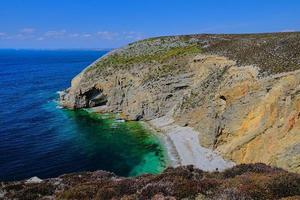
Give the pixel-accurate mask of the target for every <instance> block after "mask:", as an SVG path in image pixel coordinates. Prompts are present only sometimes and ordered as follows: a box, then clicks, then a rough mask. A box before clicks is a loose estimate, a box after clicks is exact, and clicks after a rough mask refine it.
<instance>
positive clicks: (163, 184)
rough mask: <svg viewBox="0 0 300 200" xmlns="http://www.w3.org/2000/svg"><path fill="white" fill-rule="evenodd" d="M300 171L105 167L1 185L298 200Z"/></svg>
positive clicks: (54, 191)
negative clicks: (120, 170) (134, 172)
mask: <svg viewBox="0 0 300 200" xmlns="http://www.w3.org/2000/svg"><path fill="white" fill-rule="evenodd" d="M299 195H300V175H299V174H293V173H288V172H286V171H284V170H281V169H278V168H271V167H268V166H266V165H264V164H250V165H239V166H235V167H233V168H231V169H227V170H226V171H224V172H220V173H219V172H214V173H208V172H204V171H201V170H199V169H194V168H193V167H192V166H187V167H178V168H168V169H166V170H165V171H164V172H163V173H162V174H160V175H143V176H139V177H135V178H123V177H117V176H115V175H114V174H112V173H109V172H104V171H96V172H85V173H84V172H83V173H75V174H67V175H62V176H60V177H58V178H52V179H46V180H39V179H36V180H35V179H31V180H30V181H19V182H4V183H1V184H0V198H1V199H24V200H26V199H30V200H34V199H72V200H75V199H99V200H106V199H123V200H139V199H140V200H147V199H152V200H163V199H165V200H167V199H169V200H176V199H191V200H192V199H196V200H201V199H203V200H210V199H211V200H221V199H222V200H227V199H228V200H233V199H245V200H247V199H290V200H292V199H295V200H296V199H299V198H300V196H299Z"/></svg>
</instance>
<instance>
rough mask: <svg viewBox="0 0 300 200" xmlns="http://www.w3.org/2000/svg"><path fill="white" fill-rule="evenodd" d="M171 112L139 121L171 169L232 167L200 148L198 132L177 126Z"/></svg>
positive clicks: (99, 110) (102, 108)
mask: <svg viewBox="0 0 300 200" xmlns="http://www.w3.org/2000/svg"><path fill="white" fill-rule="evenodd" d="M89 110H90V111H91V112H95V113H102V114H103V113H105V111H107V107H106V106H99V107H94V108H89ZM172 113H173V111H172V110H171V111H170V112H168V113H167V114H166V115H165V116H163V117H159V118H156V119H153V120H150V121H141V122H142V125H143V126H144V127H145V128H146V129H149V130H150V131H151V132H152V133H153V134H155V135H156V136H157V137H159V139H160V140H161V142H162V145H163V146H164V148H165V150H166V154H167V155H166V159H167V160H166V163H167V164H168V165H170V166H172V167H178V166H185V165H194V166H195V167H197V168H199V169H201V170H204V171H216V170H218V171H223V170H225V169H227V168H230V167H233V166H234V165H235V163H234V162H232V161H229V160H225V159H224V158H223V157H222V156H221V155H219V154H218V153H217V152H216V151H214V150H212V149H209V148H205V147H202V146H201V145H200V142H199V138H198V135H199V134H198V132H197V131H195V130H194V129H193V128H192V127H188V126H186V127H182V126H179V125H177V124H176V123H175V122H174V120H173V119H172V117H171V116H172Z"/></svg>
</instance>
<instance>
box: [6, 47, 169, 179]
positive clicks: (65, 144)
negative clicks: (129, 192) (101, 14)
mask: <svg viewBox="0 0 300 200" xmlns="http://www.w3.org/2000/svg"><path fill="white" fill-rule="evenodd" d="M106 53H107V51H100V50H0V181H13V180H25V179H28V178H31V177H33V176H37V177H39V178H49V177H57V176H59V175H62V174H65V173H73V172H82V171H95V170H105V171H110V172H113V173H115V174H117V175H120V176H137V175H141V174H145V173H152V174H157V173H160V172H161V171H162V170H163V169H164V168H165V167H166V153H165V149H164V146H163V145H162V142H161V140H160V138H159V137H158V136H157V135H156V134H154V133H153V132H151V131H150V130H149V129H147V128H145V126H144V125H143V124H142V123H140V122H124V121H122V120H118V119H116V116H115V115H114V114H110V113H107V114H101V115H100V114H96V113H92V112H90V111H89V110H88V109H86V110H76V111H72V110H68V109H63V108H61V107H60V106H59V104H58V102H57V99H58V92H59V91H62V90H64V89H66V88H68V87H69V86H70V81H71V79H72V78H73V77H74V76H75V75H76V74H78V73H79V72H80V71H82V70H83V69H84V68H85V67H86V66H88V65H89V64H90V63H92V62H93V61H95V60H96V59H98V58H99V57H101V56H103V55H104V54H106Z"/></svg>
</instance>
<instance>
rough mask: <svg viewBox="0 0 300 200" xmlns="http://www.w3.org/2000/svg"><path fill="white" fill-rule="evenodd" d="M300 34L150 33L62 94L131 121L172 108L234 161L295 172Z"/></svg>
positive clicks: (72, 104) (299, 162) (299, 139)
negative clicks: (184, 34)
mask: <svg viewBox="0 0 300 200" xmlns="http://www.w3.org/2000/svg"><path fill="white" fill-rule="evenodd" d="M299 69H300V33H272V34H271V33H270V34H245V35H188V36H170V37H159V38H150V39H146V40H142V41H138V42H135V43H132V44H129V45H127V46H125V47H123V48H120V49H117V50H115V51H112V52H110V53H109V54H107V55H106V56H104V57H102V58H101V59H99V60H97V61H96V62H95V63H93V64H92V65H90V66H89V67H88V68H86V69H85V70H84V71H82V72H81V73H80V74H79V75H77V76H76V77H75V78H74V79H73V80H72V84H71V87H70V88H69V89H67V90H66V91H65V92H64V93H62V94H61V97H60V102H61V104H62V105H63V106H65V107H68V108H72V109H77V108H86V107H99V110H102V111H103V112H118V113H121V116H122V117H124V118H126V119H129V120H145V121H147V120H153V119H156V118H159V117H163V116H165V115H166V114H167V113H170V112H171V116H172V118H174V120H175V123H177V124H178V125H181V126H190V127H193V128H194V129H195V130H196V131H198V132H199V138H200V140H199V141H200V143H201V145H203V146H205V147H208V148H212V149H214V150H216V151H218V152H219V153H220V154H221V155H223V156H224V157H225V158H228V159H231V160H233V161H234V162H236V163H253V162H263V163H266V164H269V165H272V166H277V167H282V168H284V169H287V170H289V171H292V172H298V173H300V121H299V117H300V71H299Z"/></svg>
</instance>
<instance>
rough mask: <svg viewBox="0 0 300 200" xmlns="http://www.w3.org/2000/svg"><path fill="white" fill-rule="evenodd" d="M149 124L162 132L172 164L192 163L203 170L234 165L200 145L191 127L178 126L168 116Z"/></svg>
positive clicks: (196, 134) (220, 168) (221, 168)
mask: <svg viewBox="0 0 300 200" xmlns="http://www.w3.org/2000/svg"><path fill="white" fill-rule="evenodd" d="M149 124H150V125H151V126H152V127H153V128H154V129H156V130H157V131H160V132H162V133H163V134H164V136H165V138H164V141H165V144H166V148H167V151H168V156H169V158H170V162H171V165H172V166H178V165H194V166H195V167H197V168H200V169H202V170H205V171H215V170H219V171H222V170H224V169H226V168H230V167H232V166H233V165H234V163H233V162H231V161H227V160H224V159H223V158H222V157H221V156H220V155H218V154H217V153H216V152H214V151H213V150H211V149H208V148H204V147H202V146H201V145H200V143H199V138H198V133H197V132H196V131H195V130H194V129H193V128H191V127H182V126H179V125H177V124H175V123H174V120H173V119H172V118H171V117H169V116H164V117H161V118H157V119H154V120H151V121H149Z"/></svg>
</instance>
